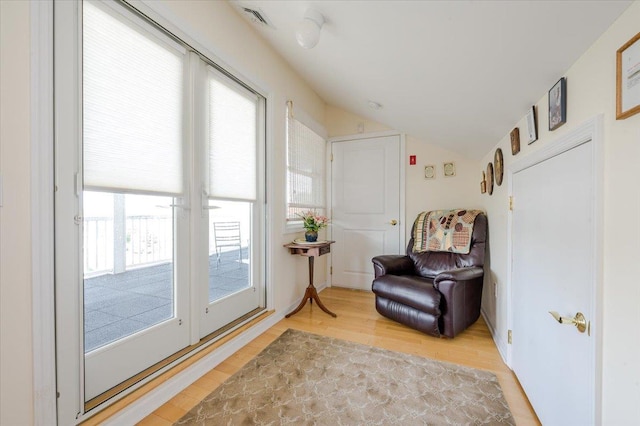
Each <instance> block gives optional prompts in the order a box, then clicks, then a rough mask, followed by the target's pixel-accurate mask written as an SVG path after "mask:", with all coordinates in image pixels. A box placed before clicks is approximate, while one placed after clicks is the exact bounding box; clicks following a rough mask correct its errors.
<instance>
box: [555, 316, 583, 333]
mask: <svg viewBox="0 0 640 426" xmlns="http://www.w3.org/2000/svg"><path fill="white" fill-rule="evenodd" d="M549 313H550V314H551V316H552V317H553V318H554V319H555V320H556V321H558V322H559V323H560V324H570V325H575V326H576V328H577V329H578V331H579V332H580V333H584V332H585V331H586V330H587V319H586V318H585V317H584V315H583V314H582V312H578V313H577V314H576V316H575V317H573V318H570V317H563V316H560V314H559V313H557V312H555V311H549Z"/></svg>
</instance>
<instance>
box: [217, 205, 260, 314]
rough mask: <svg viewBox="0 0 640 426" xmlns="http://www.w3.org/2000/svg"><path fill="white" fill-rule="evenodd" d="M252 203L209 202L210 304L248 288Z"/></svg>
mask: <svg viewBox="0 0 640 426" xmlns="http://www.w3.org/2000/svg"><path fill="white" fill-rule="evenodd" d="M251 263H252V262H251V204H250V203H246V202H234V201H211V200H210V201H209V302H210V303H212V302H215V301H216V300H219V299H222V298H224V297H227V296H229V295H231V294H234V293H237V292H238V291H240V290H243V289H246V288H249V287H251V274H250V272H251Z"/></svg>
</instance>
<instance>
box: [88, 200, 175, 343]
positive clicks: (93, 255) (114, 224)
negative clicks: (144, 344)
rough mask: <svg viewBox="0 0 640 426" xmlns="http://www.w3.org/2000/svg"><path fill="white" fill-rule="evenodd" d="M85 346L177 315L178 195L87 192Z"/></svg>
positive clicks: (135, 330) (130, 332)
mask: <svg viewBox="0 0 640 426" xmlns="http://www.w3.org/2000/svg"><path fill="white" fill-rule="evenodd" d="M83 201H84V203H83V208H84V209H83V210H84V214H83V218H84V219H83V223H84V226H83V254H84V255H83V264H84V268H83V269H84V274H83V277H84V351H85V353H87V352H91V351H93V350H95V349H98V348H100V347H102V346H104V345H107V344H109V343H112V342H115V341H118V340H120V339H122V338H124V337H127V336H130V335H132V334H134V333H137V332H140V331H142V330H144V329H146V328H149V327H151V326H153V325H156V324H158V323H160V322H163V321H166V320H168V319H171V318H173V317H174V316H175V314H174V311H175V291H174V279H173V271H174V259H173V247H174V244H173V235H174V226H173V223H174V217H173V209H172V208H171V204H172V203H173V198H171V197H158V196H148V195H134V194H127V195H125V194H116V193H101V192H91V191H85V192H84V194H83Z"/></svg>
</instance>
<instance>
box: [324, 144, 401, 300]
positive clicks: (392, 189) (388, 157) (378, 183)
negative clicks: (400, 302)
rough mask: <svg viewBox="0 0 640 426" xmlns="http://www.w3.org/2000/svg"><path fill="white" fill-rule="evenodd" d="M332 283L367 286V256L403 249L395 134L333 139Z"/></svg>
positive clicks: (370, 272) (370, 274)
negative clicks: (334, 140)
mask: <svg viewBox="0 0 640 426" xmlns="http://www.w3.org/2000/svg"><path fill="white" fill-rule="evenodd" d="M331 149H332V154H333V162H332V163H331V179H332V181H331V195H332V200H331V207H332V217H331V221H332V237H331V238H332V239H333V240H335V241H336V243H335V244H334V246H333V248H332V251H333V256H332V266H333V274H332V285H335V286H339V287H349V288H355V289H362V290H370V289H371V282H372V281H373V266H372V264H371V258H372V257H374V256H378V255H381V254H398V253H400V251H401V250H402V249H401V247H400V243H401V238H400V236H401V233H400V231H401V229H403V226H401V224H400V221H401V218H400V199H401V197H400V193H401V188H400V136H398V135H395V136H385V137H375V138H364V139H358V140H350V141H344V142H334V143H333V144H332V148H331Z"/></svg>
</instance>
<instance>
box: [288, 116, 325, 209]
mask: <svg viewBox="0 0 640 426" xmlns="http://www.w3.org/2000/svg"><path fill="white" fill-rule="evenodd" d="M326 150H327V144H326V141H325V140H324V139H323V138H322V137H321V136H320V135H318V134H317V133H315V132H314V131H313V130H311V129H310V128H309V127H307V126H305V125H304V124H302V123H301V122H300V121H298V120H297V119H295V118H294V117H292V116H291V113H290V109H288V112H287V221H297V220H300V217H299V216H297V214H299V213H301V212H302V211H305V210H308V209H312V210H316V211H318V213H322V212H323V211H324V209H325V168H326V167H325V164H326Z"/></svg>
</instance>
